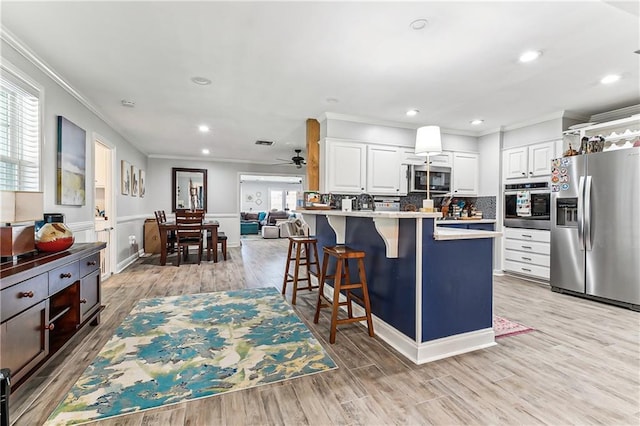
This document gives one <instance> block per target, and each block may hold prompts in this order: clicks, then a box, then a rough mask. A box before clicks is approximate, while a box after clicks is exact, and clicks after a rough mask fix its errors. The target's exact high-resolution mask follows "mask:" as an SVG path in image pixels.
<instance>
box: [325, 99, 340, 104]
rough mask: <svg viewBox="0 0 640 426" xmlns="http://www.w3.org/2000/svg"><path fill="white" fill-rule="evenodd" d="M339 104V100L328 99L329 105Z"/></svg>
mask: <svg viewBox="0 0 640 426" xmlns="http://www.w3.org/2000/svg"><path fill="white" fill-rule="evenodd" d="M338 102H340V101H338V99H337V98H327V103H329V104H337V103H338Z"/></svg>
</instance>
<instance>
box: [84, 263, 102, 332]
mask: <svg viewBox="0 0 640 426" xmlns="http://www.w3.org/2000/svg"><path fill="white" fill-rule="evenodd" d="M99 306H100V270H99V269H97V270H95V271H93V273H91V274H89V275H87V276H86V277H84V278H82V279H81V280H80V323H81V324H82V323H83V322H85V320H86V319H87V318H88V317H89V316H91V315H92V314H93V313H94V312H95V311H96V309H98V307H99Z"/></svg>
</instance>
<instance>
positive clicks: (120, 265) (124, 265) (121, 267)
mask: <svg viewBox="0 0 640 426" xmlns="http://www.w3.org/2000/svg"><path fill="white" fill-rule="evenodd" d="M142 255H144V249H140V250H138V251H137V252H136V253H133V254H132V255H131V256H129V257H127V258H126V259H125V260H123V261H122V262H118V265H117V267H116V274H119V273H120V272H122V271H124V270H125V269H126V268H128V267H129V266H130V265H131V264H132V263H133V262H135V261H136V260H138V258H139V257H141V256H142Z"/></svg>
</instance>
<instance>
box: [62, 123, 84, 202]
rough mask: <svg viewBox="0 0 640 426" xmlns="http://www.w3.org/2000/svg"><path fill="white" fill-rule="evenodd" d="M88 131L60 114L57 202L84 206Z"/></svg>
mask: <svg viewBox="0 0 640 426" xmlns="http://www.w3.org/2000/svg"><path fill="white" fill-rule="evenodd" d="M86 147H87V132H85V131H84V130H83V129H81V128H80V127H78V126H76V125H75V124H73V123H72V122H71V121H69V120H67V119H66V118H64V117H62V116H61V115H59V116H58V173H57V175H58V176H57V177H58V179H57V194H56V198H57V200H56V201H57V204H60V205H66V206H84V204H85V198H86V194H85V175H86V170H85V168H86Z"/></svg>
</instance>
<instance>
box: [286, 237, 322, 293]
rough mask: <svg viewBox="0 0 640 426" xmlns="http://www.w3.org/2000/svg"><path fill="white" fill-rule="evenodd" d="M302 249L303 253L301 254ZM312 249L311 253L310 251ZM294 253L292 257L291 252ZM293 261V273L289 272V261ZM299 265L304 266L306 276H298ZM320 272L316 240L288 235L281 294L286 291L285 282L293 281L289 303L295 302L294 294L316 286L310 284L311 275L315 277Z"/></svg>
mask: <svg viewBox="0 0 640 426" xmlns="http://www.w3.org/2000/svg"><path fill="white" fill-rule="evenodd" d="M303 249H304V254H303ZM312 250H313V253H312V252H311V251H312ZM294 252H295V254H294V255H293V257H292V253H294ZM292 261H295V264H294V266H293V274H291V273H290V272H289V268H290V265H291V262H292ZM314 265H315V272H314V271H312V270H311V266H314ZM300 266H305V269H306V278H300ZM319 272H320V265H319V264H318V240H316V239H315V238H314V237H302V236H293V237H289V252H288V253H287V265H286V267H285V270H284V280H283V281H282V294H283V295H284V294H285V292H286V291H287V283H293V297H291V304H292V305H295V304H296V295H297V293H298V290H304V289H307V290H309V291H311V290H313V289H314V288H318V286H317V285H312V284H311V275H314V276H315V277H316V278H317V277H318V274H319ZM301 281H306V282H307V285H306V286H304V287H298V283H299V282H301Z"/></svg>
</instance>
